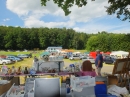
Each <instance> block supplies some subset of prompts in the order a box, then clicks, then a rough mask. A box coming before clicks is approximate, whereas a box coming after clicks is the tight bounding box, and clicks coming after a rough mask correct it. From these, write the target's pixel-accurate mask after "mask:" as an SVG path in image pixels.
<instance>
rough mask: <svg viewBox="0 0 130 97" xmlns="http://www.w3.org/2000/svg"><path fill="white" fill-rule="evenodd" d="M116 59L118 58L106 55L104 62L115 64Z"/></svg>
mask: <svg viewBox="0 0 130 97" xmlns="http://www.w3.org/2000/svg"><path fill="white" fill-rule="evenodd" d="M115 61H116V58H114V57H110V56H107V57H104V59H103V62H104V63H106V64H113V63H114V62H115Z"/></svg>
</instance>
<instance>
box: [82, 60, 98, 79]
mask: <svg viewBox="0 0 130 97" xmlns="http://www.w3.org/2000/svg"><path fill="white" fill-rule="evenodd" d="M81 70H82V71H81V75H82V76H93V77H95V76H96V72H95V71H94V69H93V68H92V63H91V62H90V61H88V60H86V61H84V62H83V64H82V67H81Z"/></svg>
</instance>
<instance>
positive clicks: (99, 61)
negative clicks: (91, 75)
mask: <svg viewBox="0 0 130 97" xmlns="http://www.w3.org/2000/svg"><path fill="white" fill-rule="evenodd" d="M96 54H97V56H96V59H95V66H96V72H97V75H98V76H101V69H102V67H103V56H102V54H101V53H100V50H96Z"/></svg>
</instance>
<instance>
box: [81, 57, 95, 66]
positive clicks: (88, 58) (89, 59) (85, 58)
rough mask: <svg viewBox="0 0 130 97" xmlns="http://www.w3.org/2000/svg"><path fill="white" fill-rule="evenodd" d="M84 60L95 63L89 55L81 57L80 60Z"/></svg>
mask: <svg viewBox="0 0 130 97" xmlns="http://www.w3.org/2000/svg"><path fill="white" fill-rule="evenodd" d="M86 60H88V61H90V62H91V63H92V64H94V63H95V59H94V58H93V57H90V56H89V57H83V58H82V61H86Z"/></svg>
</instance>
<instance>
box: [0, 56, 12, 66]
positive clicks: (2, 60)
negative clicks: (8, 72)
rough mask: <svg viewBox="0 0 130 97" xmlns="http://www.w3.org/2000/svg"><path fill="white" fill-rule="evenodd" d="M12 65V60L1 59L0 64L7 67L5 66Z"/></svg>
mask: <svg viewBox="0 0 130 97" xmlns="http://www.w3.org/2000/svg"><path fill="white" fill-rule="evenodd" d="M10 63H11V61H10V60H7V59H3V58H0V64H3V65H5V64H10Z"/></svg>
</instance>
